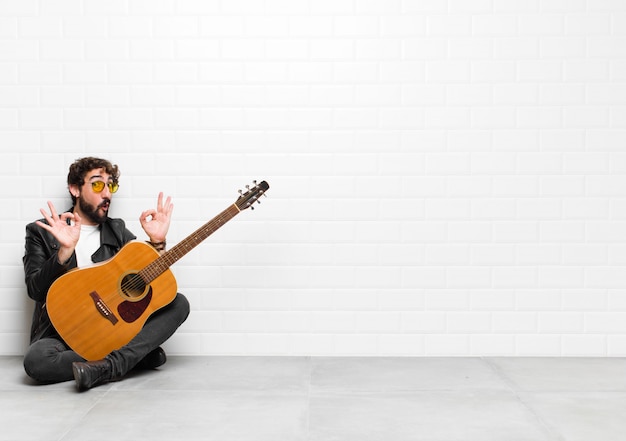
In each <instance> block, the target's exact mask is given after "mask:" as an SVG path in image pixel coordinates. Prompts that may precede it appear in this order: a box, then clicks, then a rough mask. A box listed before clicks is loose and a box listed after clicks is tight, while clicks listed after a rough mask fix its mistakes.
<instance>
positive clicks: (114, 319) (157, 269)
mask: <svg viewBox="0 0 626 441" xmlns="http://www.w3.org/2000/svg"><path fill="white" fill-rule="evenodd" d="M247 189H248V191H246V192H245V193H244V192H243V191H241V190H240V196H239V197H238V199H237V200H236V201H235V203H233V204H232V205H231V206H229V207H228V208H226V209H225V210H224V211H222V212H221V213H220V214H218V215H217V216H215V217H214V218H213V219H212V220H210V221H209V222H207V223H206V224H204V225H203V226H202V227H200V228H198V229H197V230H196V231H195V232H193V233H192V234H191V235H189V236H188V237H187V238H185V239H183V240H182V241H181V242H179V243H178V244H177V245H175V246H174V247H173V248H171V249H170V250H169V251H166V252H164V253H163V254H159V253H158V252H157V251H156V250H155V249H154V248H152V246H150V245H148V244H147V243H145V242H140V241H132V242H129V243H127V244H126V245H124V246H123V247H122V248H121V249H120V251H119V252H118V253H117V254H116V255H115V256H114V257H112V258H111V259H109V260H107V261H105V262H101V263H98V264H96V265H94V266H90V267H87V268H82V269H75V270H72V271H69V272H67V273H65V274H64V275H62V276H61V277H59V278H58V279H57V280H56V281H55V282H54V283H53V284H52V286H50V289H49V290H48V297H47V308H48V315H49V316H50V320H51V321H52V324H53V325H54V327H55V329H56V330H57V331H58V333H59V335H60V336H61V337H62V338H63V340H65V342H66V343H67V344H68V345H69V346H70V347H71V348H72V350H74V351H75V352H76V353H78V354H79V355H80V356H81V357H83V358H85V359H87V360H99V359H101V358H103V357H104V356H105V355H107V354H109V353H110V352H111V351H113V350H116V349H119V348H121V347H122V346H124V345H125V344H126V343H128V342H129V341H130V340H132V338H133V337H134V336H135V335H137V334H138V333H139V331H140V330H141V328H142V327H143V325H144V324H145V322H146V320H147V319H148V318H149V317H150V316H151V315H152V314H153V313H154V312H155V311H157V310H159V309H160V308H162V307H164V306H166V305H167V304H169V303H171V302H172V301H173V300H174V298H175V297H176V293H177V286H176V279H175V278H174V275H173V274H172V271H171V270H170V269H169V268H170V266H171V265H173V264H174V263H175V262H177V261H178V260H179V259H180V258H181V257H183V256H184V255H185V254H187V253H188V252H189V251H191V250H192V249H193V248H195V247H196V246H197V245H198V244H200V243H201V242H202V241H203V240H204V239H206V238H207V237H209V236H210V235H211V234H213V233H214V232H215V231H217V229H218V228H220V227H221V226H222V225H224V224H225V223H226V222H228V221H229V220H230V219H232V218H233V217H235V215H237V214H238V213H240V212H241V211H243V210H245V209H246V208H252V209H254V207H252V205H253V204H254V203H255V202H258V199H259V197H260V196H261V195H263V194H264V193H265V192H266V191H267V190H268V189H269V185H268V184H267V182H265V181H263V182H260V183H258V184H257V183H256V181H255V183H254V186H252V188H251V187H250V186H247Z"/></svg>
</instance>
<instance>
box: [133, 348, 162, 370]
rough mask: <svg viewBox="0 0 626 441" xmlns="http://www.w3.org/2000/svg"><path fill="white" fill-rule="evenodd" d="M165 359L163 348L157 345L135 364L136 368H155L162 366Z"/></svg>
mask: <svg viewBox="0 0 626 441" xmlns="http://www.w3.org/2000/svg"><path fill="white" fill-rule="evenodd" d="M166 361H167V356H166V355H165V351H164V350H163V348H161V347H158V348H156V349H155V350H153V351H151V352H150V353H149V354H148V355H146V356H145V357H144V358H143V360H141V361H140V362H139V363H138V364H137V368H138V369H156V368H158V367H159V366H163V365H164V364H165V362H166Z"/></svg>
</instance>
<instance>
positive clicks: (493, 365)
mask: <svg viewBox="0 0 626 441" xmlns="http://www.w3.org/2000/svg"><path fill="white" fill-rule="evenodd" d="M480 359H481V360H483V362H484V363H485V364H486V365H487V366H489V368H490V369H491V370H492V371H493V372H494V374H495V375H497V376H498V378H500V380H502V382H503V383H504V384H505V385H506V386H507V388H509V390H510V391H511V393H512V394H513V395H514V396H515V399H516V400H517V401H518V402H519V403H520V404H521V405H522V406H523V407H524V408H525V409H527V410H528V412H530V414H531V415H533V417H534V418H535V420H536V421H537V423H538V424H539V427H541V428H542V430H543V431H544V432H545V433H546V435H548V436H550V437H556V438H557V441H567V440H566V439H565V438H564V437H563V435H561V434H560V433H559V432H557V431H556V429H555V428H554V427H552V425H550V424H548V422H546V420H545V419H544V418H543V417H542V416H541V414H539V413H538V412H537V410H536V409H535V408H534V407H533V406H531V405H530V404H529V403H528V402H527V401H526V400H524V398H523V397H522V395H521V393H520V392H521V391H520V388H519V386H518V385H517V384H516V383H515V382H514V381H513V380H512V379H511V378H509V377H508V376H507V375H506V374H505V373H504V370H503V369H502V368H501V367H500V366H499V365H498V364H497V362H496V361H495V359H493V358H491V357H480Z"/></svg>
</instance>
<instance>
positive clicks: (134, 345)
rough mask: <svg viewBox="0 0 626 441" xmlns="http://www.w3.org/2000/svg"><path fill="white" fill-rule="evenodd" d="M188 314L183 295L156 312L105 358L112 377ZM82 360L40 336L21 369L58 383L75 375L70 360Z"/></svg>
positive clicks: (62, 345) (61, 344) (153, 346)
mask: <svg viewBox="0 0 626 441" xmlns="http://www.w3.org/2000/svg"><path fill="white" fill-rule="evenodd" d="M188 315H189V302H188V301H187V299H186V298H185V296H183V295H182V294H177V295H176V297H175V298H174V301H173V302H171V303H170V304H168V305H167V306H165V307H163V308H162V309H160V310H158V311H157V312H155V313H154V314H153V315H152V316H151V317H150V318H149V319H148V320H147V321H146V323H145V325H144V326H143V328H142V329H141V331H140V332H139V333H138V334H137V335H136V336H135V337H134V338H133V339H132V340H131V341H130V342H128V344H126V345H125V346H123V347H121V348H120V349H118V350H115V351H113V352H111V353H110V354H109V355H107V356H106V357H105V358H107V359H108V360H110V361H111V365H112V366H113V372H112V375H113V378H115V379H117V378H121V377H123V376H124V375H126V373H128V371H130V370H131V369H132V368H133V367H135V365H137V363H139V362H140V361H141V360H142V359H143V358H144V357H145V356H146V355H148V354H149V353H150V352H151V351H153V350H154V349H156V348H158V347H159V346H161V345H162V344H163V343H164V342H165V341H166V340H167V339H168V338H170V337H171V336H172V334H174V332H175V331H176V330H177V329H178V328H179V327H180V325H182V324H183V322H184V321H185V320H186V319H187V316H188ZM75 361H85V359H84V358H82V357H81V356H80V355H78V354H77V353H76V352H74V351H72V350H71V349H70V348H68V347H67V345H66V344H65V343H64V342H63V341H61V340H59V339H56V338H42V339H41V340H38V341H36V342H34V343H33V344H32V345H30V347H29V348H28V350H27V351H26V354H25V356H24V370H25V371H26V373H27V374H28V376H29V377H31V378H33V379H35V380H36V381H38V382H40V383H58V382H61V381H68V380H72V379H73V378H74V374H73V372H72V363H73V362H75Z"/></svg>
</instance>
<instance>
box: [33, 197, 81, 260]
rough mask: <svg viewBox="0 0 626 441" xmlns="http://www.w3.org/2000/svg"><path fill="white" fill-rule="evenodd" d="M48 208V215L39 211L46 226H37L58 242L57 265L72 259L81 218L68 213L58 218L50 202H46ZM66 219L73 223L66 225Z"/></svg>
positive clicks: (41, 223) (40, 224)
mask: <svg viewBox="0 0 626 441" xmlns="http://www.w3.org/2000/svg"><path fill="white" fill-rule="evenodd" d="M48 208H49V209H50V214H48V212H47V211H46V210H44V209H43V208H41V209H40V210H39V211H40V212H41V214H42V215H43V217H44V218H45V219H46V222H47V224H46V223H44V222H41V221H37V225H39V226H40V227H41V228H43V229H44V230H46V231H48V232H50V234H52V235H53V236H54V237H55V238H56V240H58V241H59V245H60V248H59V252H58V256H57V258H58V260H59V263H65V262H67V260H68V259H69V258H70V257H72V254H73V253H74V249H75V248H76V244H77V243H78V239H79V238H80V226H81V218H80V216H79V215H78V214H75V213H70V212H66V213H63V214H61V215H60V216H59V215H58V214H57V211H56V209H55V208H54V205H53V204H52V202H50V201H48ZM68 219H69V220H72V221H73V222H70V223H68Z"/></svg>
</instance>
